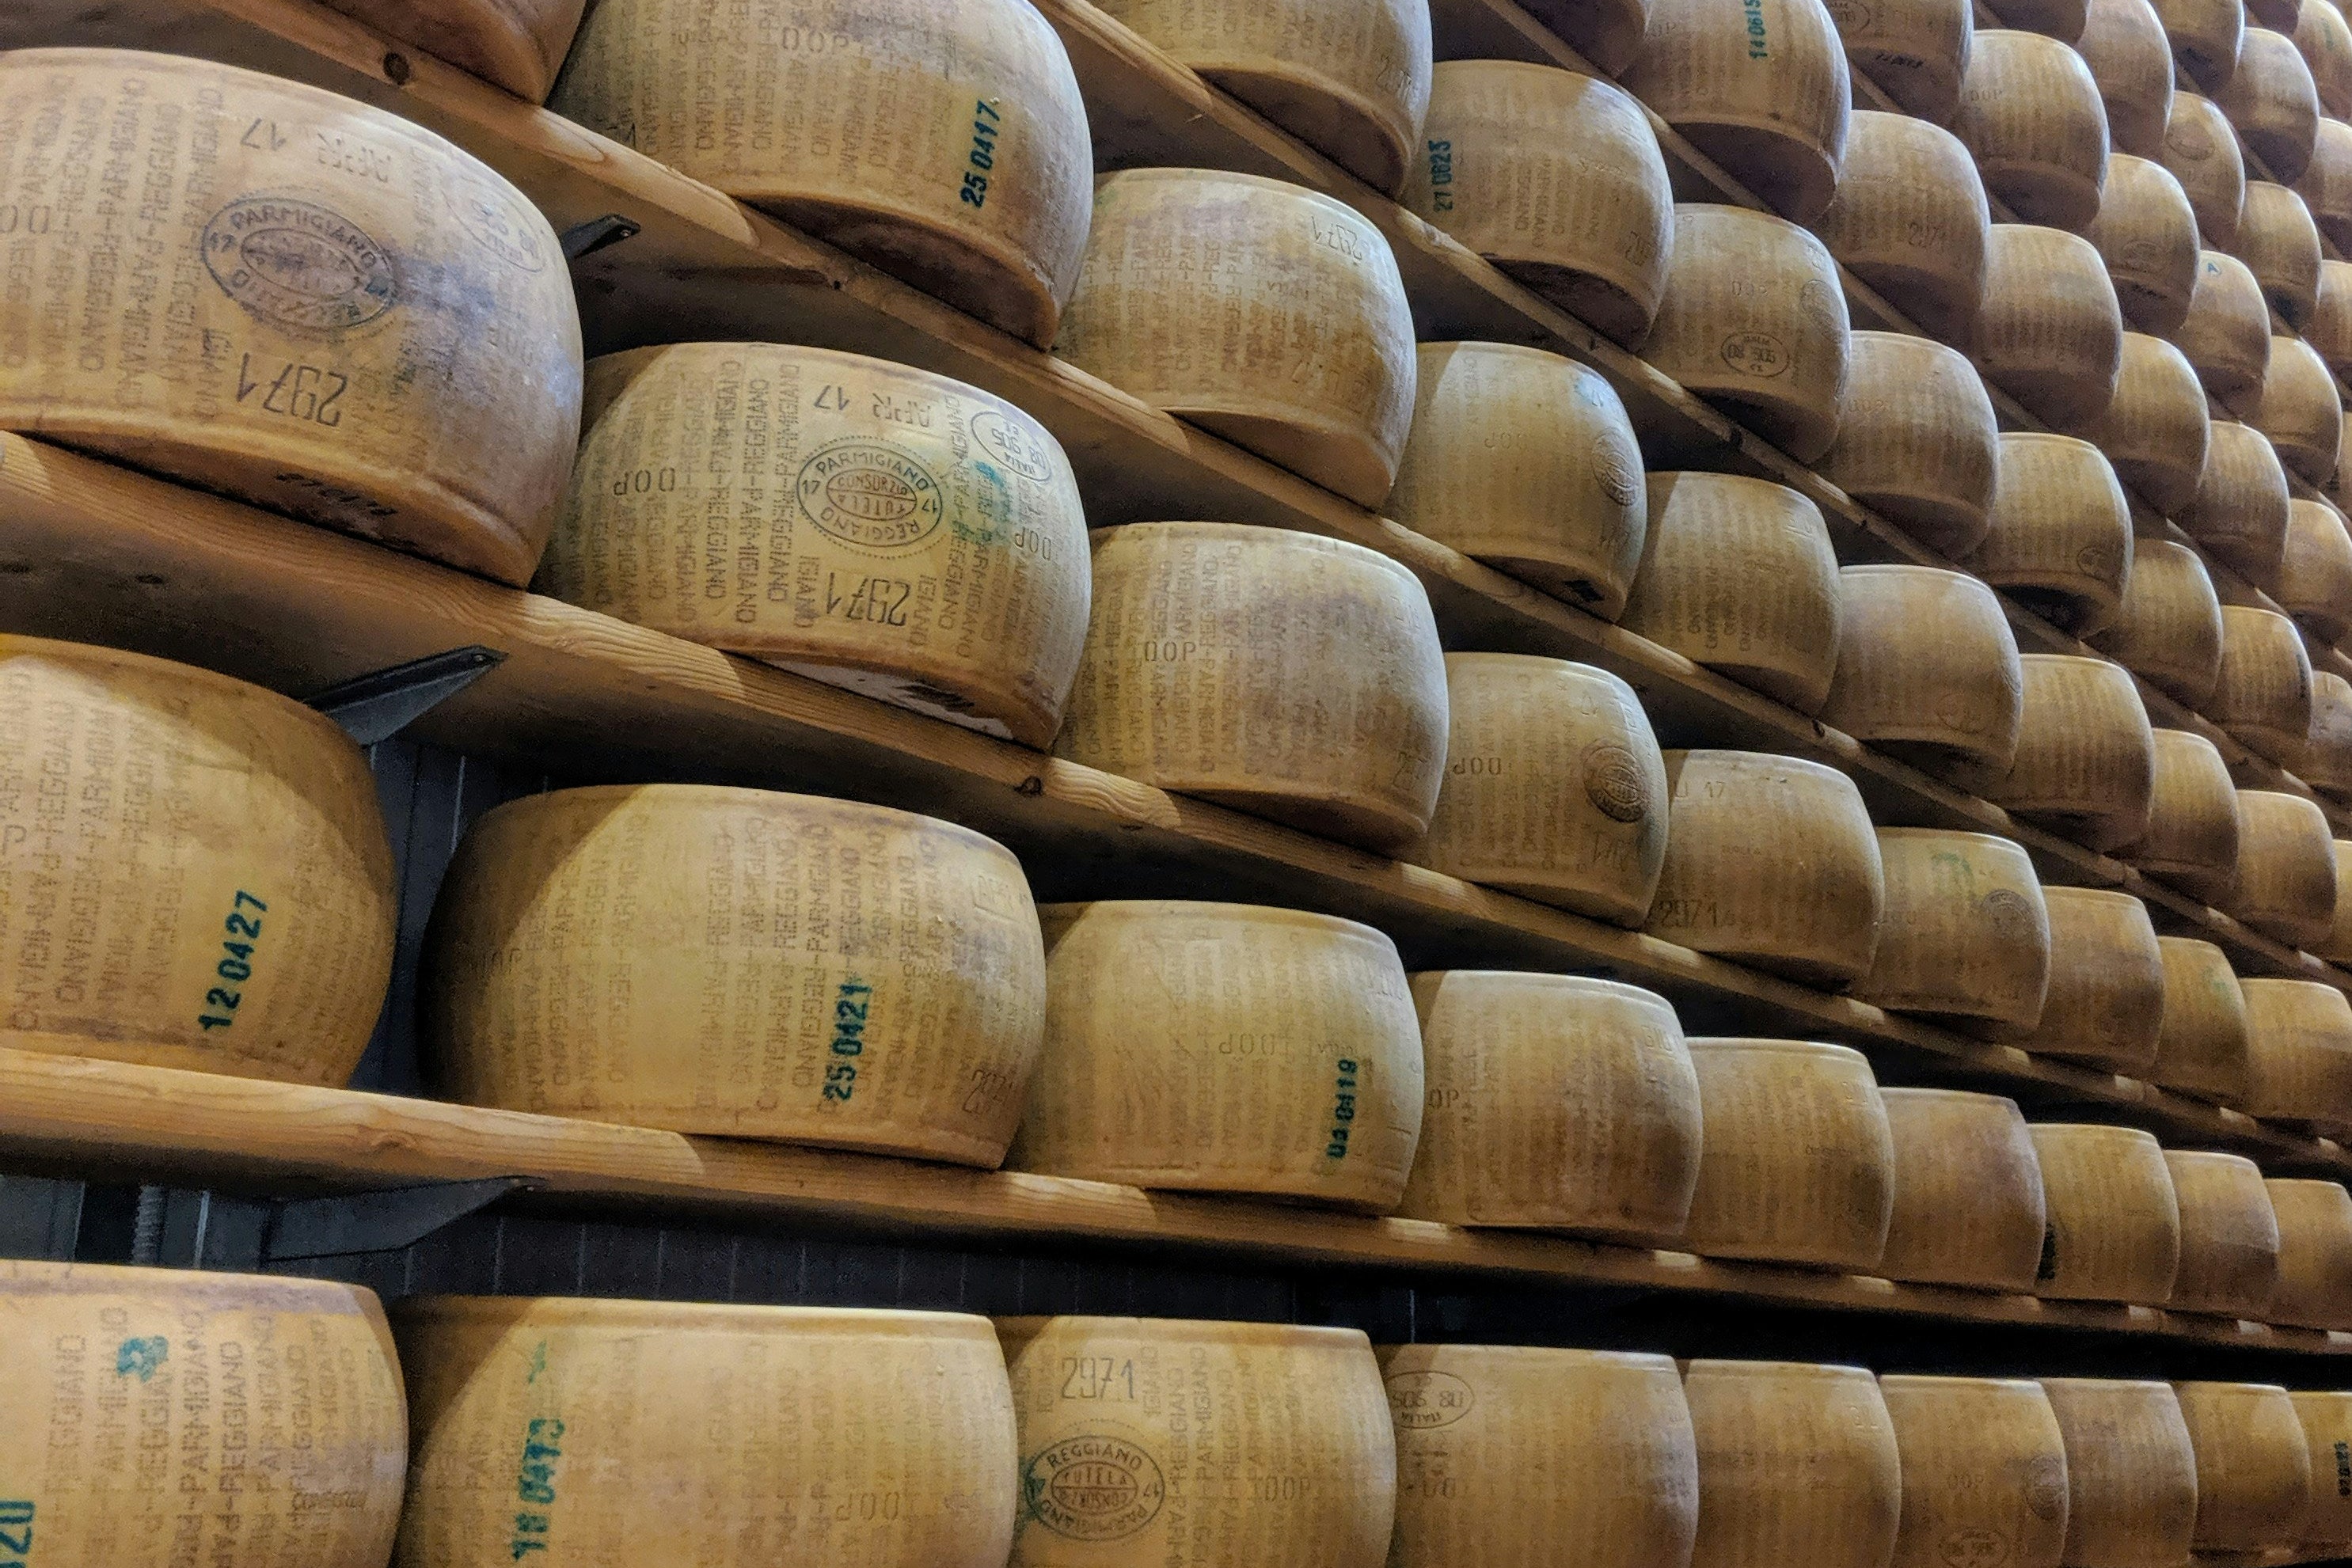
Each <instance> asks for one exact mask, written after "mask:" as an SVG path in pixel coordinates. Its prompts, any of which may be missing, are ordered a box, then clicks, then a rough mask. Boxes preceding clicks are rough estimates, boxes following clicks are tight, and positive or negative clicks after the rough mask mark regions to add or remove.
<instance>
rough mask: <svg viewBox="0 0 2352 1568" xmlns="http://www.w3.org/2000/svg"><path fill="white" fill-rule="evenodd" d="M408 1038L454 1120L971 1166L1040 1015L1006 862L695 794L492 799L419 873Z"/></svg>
mask: <svg viewBox="0 0 2352 1568" xmlns="http://www.w3.org/2000/svg"><path fill="white" fill-rule="evenodd" d="M426 966H427V973H428V974H429V975H430V976H431V977H432V978H431V980H430V982H429V984H428V985H427V987H426V989H425V997H424V999H423V1003H422V1012H423V1020H424V1021H423V1033H424V1035H425V1040H426V1041H427V1046H428V1054H429V1055H430V1057H431V1059H432V1061H433V1065H434V1068H435V1071H436V1077H437V1080H438V1082H439V1083H440V1085H441V1087H442V1088H443V1089H444V1090H445V1091H446V1092H447V1094H448V1095H449V1097H450V1098H452V1099H456V1100H458V1101H461V1102H464V1103H467V1104H473V1105H496V1106H500V1107H503V1108H505V1109H508V1110H515V1111H532V1112H538V1113H545V1114H550V1115H559V1116H580V1117H585V1118H587V1119H588V1120H591V1121H601V1122H618V1123H623V1124H630V1125H635V1126H645V1127H665V1128H669V1129H672V1130H675V1131H677V1132H682V1133H710V1134H722V1135H725V1136H730V1137H749V1138H772V1139H777V1140H781V1141H782V1142H786V1143H803V1144H818V1145H828V1146H833V1147H838V1148H853V1149H867V1150H872V1151H875V1152H877V1153H884V1154H896V1155H916V1156H919V1157H921V1158H925V1159H937V1160H948V1161H952V1162H954V1163H956V1164H959V1165H971V1166H995V1165H996V1164H997V1163H998V1162H999V1161H1000V1160H1002V1159H1003V1157H1004V1145H1005V1143H1006V1141H1007V1140H1008V1139H1009V1138H1011V1137H1012V1135H1013V1124H1014V1123H1015V1122H1017V1121H1018V1120H1019V1119H1020V1115H1021V1101H1022V1092H1023V1087H1024V1084H1025V1083H1026V1082H1027V1081H1028V1078H1029V1074H1030V1071H1031V1070H1032V1069H1033V1068H1034V1065H1035V1063H1036V1061H1037V1052H1038V1040H1039V1036H1040V1032H1041V1030H1043V1028H1044V1019H1045V953H1044V948H1043V945H1042V942H1041V940H1040V938H1039V936H1038V931H1037V917H1036V912H1035V906H1034V904H1031V902H1030V897H1029V883H1028V882H1027V880H1026V879H1025V878H1024V876H1023V874H1022V871H1021V862H1018V861H1016V860H1015V859H1013V854H1012V852H1010V851H1008V850H1006V849H1005V848H1004V847H1003V845H1001V844H998V843H996V842H994V841H992V840H989V839H985V838H982V836H981V835H979V834H978V833H975V832H973V831H971V830H970V829H968V828H961V827H958V826H956V825H955V824H954V823H951V822H943V821H938V820H937V819H935V818H930V817H919V816H916V815H915V814H913V813H912V812H908V811H898V810H890V809H889V808H887V807H884V806H867V805H863V804H860V803H857V802H855V801H848V800H824V799H820V798H818V797H816V796H812V795H786V794H779V793H776V792H773V791H770V790H763V789H730V788H722V787H719V786H712V785H693V784H647V785H611V786H604V787H599V788H594V789H563V790H558V791H556V792H555V793H552V794H547V795H534V796H530V797H526V798H525V799H523V800H515V801H511V802H509V804H507V805H504V806H501V807H499V809H498V810H495V811H492V812H490V813H489V814H488V816H486V817H484V818H483V819H482V820H481V821H478V822H477V823H476V824H475V825H474V827H473V829H472V830H471V831H469V832H468V833H467V835H466V838H465V841H464V842H462V843H461V844H460V845H459V846H458V849H457V859H456V861H455V862H452V864H451V866H450V868H449V873H448V877H447V879H446V881H445V882H444V883H443V884H442V889H441V896H440V901H439V903H438V904H437V905H436V908H435V916H434V923H433V929H432V935H431V938H430V942H429V950H428V954H427V959H426Z"/></svg>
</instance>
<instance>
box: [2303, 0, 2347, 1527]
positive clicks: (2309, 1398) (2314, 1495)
mask: <svg viewBox="0 0 2352 1568" xmlns="http://www.w3.org/2000/svg"><path fill="white" fill-rule="evenodd" d="M2309 8H2310V9H2312V10H2315V11H2325V10H2326V9H2328V7H2326V5H2315V6H2311V7H2309ZM2287 1397H2288V1398H2290V1399H2292V1400H2294V1416H2295V1419H2296V1420H2298V1421H2300V1422H2302V1423H2303V1438H2304V1448H2305V1451H2306V1452H2307V1453H2308V1454H2309V1455H2310V1456H2311V1511H2310V1512H2309V1513H2307V1514H2305V1515H2304V1520H2303V1541H2302V1542H2301V1544H2302V1545H2303V1546H2304V1547H2305V1549H2311V1548H2315V1547H2332V1548H2335V1550H2334V1551H2332V1552H2329V1553H2328V1555H2330V1556H2336V1557H2341V1556H2343V1555H2344V1554H2345V1552H2344V1548H2345V1547H2347V1545H2352V1393H2344V1392H2308V1391H2301V1390H2298V1391H2297V1392H2295V1393H2293V1394H2290V1395H2288V1396H2287Z"/></svg>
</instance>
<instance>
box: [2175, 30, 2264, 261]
mask: <svg viewBox="0 0 2352 1568" xmlns="http://www.w3.org/2000/svg"><path fill="white" fill-rule="evenodd" d="M2226 3H2227V4H2229V5H2236V4H2237V3H2238V0H2226ZM2162 9H2163V7H2162V6H2158V10H2162ZM2174 47H2175V48H2176V50H2177V49H2178V47H2179V35H2177V34H2176V35H2174ZM2157 158H2158V162H2161V163H2162V164H2163V165H2164V166H2165V168H2167V169H2168V170H2169V171H2171V173H2172V176H2173V178H2174V179H2176V180H2179V182H2180V188H2181V189H2182V190H2183V191H2185V192H2187V193H2188V195H2189V207H2190V209H2191V210H2192V211H2194V212H2195V213H2196V214H2197V229H2198V233H2199V235H2200V237H2201V238H2202V239H2203V240H2204V242H2205V245H2206V247H2207V248H2208V249H2210V250H2230V249H2234V248H2235V247H2236V246H2237V243H2238V220H2239V218H2240V216H2241V215H2242V213H2243V211H2244V209H2245V204H2246V161H2245V159H2244V158H2243V157H2242V155H2241V154H2240V153H2239V151H2238V138H2237V136H2236V134H2235V131H2233V129H2232V127H2231V124H2230V120H2229V117H2228V116H2227V115H2225V114H2223V113H2222V112H2221V106H2220V105H2219V104H2216V103H2215V102H2214V101H2213V100H2212V99H2210V98H2200V96H2198V95H2197V94H2196V93H2193V92H2189V91H2185V90H2184V91H2180V92H2177V93H2175V94H2173V97H2172V113H2171V115H2170V117H2169V118H2168V120H2166V121H2165V128H2164V150H2163V151H2162V152H2159V153H2158V154H2157Z"/></svg>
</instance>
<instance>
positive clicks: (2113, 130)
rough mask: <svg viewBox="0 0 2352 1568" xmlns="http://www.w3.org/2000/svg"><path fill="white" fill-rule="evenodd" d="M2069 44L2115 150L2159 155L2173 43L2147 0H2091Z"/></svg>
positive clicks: (2167, 115) (2169, 107) (2166, 114)
mask: <svg viewBox="0 0 2352 1568" xmlns="http://www.w3.org/2000/svg"><path fill="white" fill-rule="evenodd" d="M2074 47H2075V50H2076V51H2077V52H2078V53H2080V54H2081V55H2082V57H2083V63H2084V65H2086V66H2089V67H2090V68H2091V79H2092V80H2094V81H2095V82H2097V83H2098V84H2099V98H2100V99H2101V100H2102V101H2103V102H2104V103H2105V105H2106V110H2107V139H2108V141H2110V142H2111V143H2112V144H2113V146H2114V147H2115V149H2116V151H2117V152H2128V153H2130V154H2131V155H2132V156H2134V157H2136V158H2155V157H2158V156H2159V155H2160V153H2161V152H2162V151H2163V147H2164V126H2165V121H2166V120H2169V119H2170V118H2171V117H2172V44H2171V40H2169V39H2168V38H2167V37H2165V34H2164V20H2163V18H2162V17H2160V16H2158V15H2157V14H2156V7H2155V6H2154V5H2149V4H2148V0H2091V5H2090V10H2089V13H2088V15H2087V16H2085V17H2084V23H2083V36H2082V37H2081V38H2080V39H2078V40H2077V41H2076V42H2075V45H2074ZM2114 177H2115V173H2114V169H2113V166H2112V165H2111V166H2110V167H2109V170H2108V178H2109V179H2113V178H2114Z"/></svg>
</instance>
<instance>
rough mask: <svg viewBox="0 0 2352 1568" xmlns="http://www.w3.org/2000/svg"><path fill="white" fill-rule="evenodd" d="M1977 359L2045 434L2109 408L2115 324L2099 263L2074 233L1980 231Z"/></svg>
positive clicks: (2119, 342) (2116, 349) (2115, 364)
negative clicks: (1982, 271) (1982, 285)
mask: <svg viewBox="0 0 2352 1568" xmlns="http://www.w3.org/2000/svg"><path fill="white" fill-rule="evenodd" d="M1984 298H1985V303H1984V309H1983V310H1982V312H1981V313H1979V316H1978V317H1977V332H1976V361H1977V365H1978V368H1979V369H1980V370H1982V371H1984V373H1985V379H1986V380H1988V381H1990V382H1992V383H1993V384H1994V385H1996V386H1998V387H2000V389H2001V390H2002V391H2003V392H2007V393H2009V395H2010V396H2011V397H2013V398H2015V399H2016V400H2017V401H2018V402H2021V403H2023V404H2024V405H2025V408H2026V411H2027V412H2028V413H2032V415H2033V416H2034V417H2035V418H2037V419H2040V420H2042V422H2043V423H2047V424H2049V425H2050V426H2051V427H2052V428H2053V429H2056V430H2061V431H2074V430H2080V429H2083V428H2085V427H2087V426H2089V425H2093V424H2095V423H2097V422H2098V420H2099V419H2100V417H2101V416H2103V415H2104V414H2105V413H2106V412H2107V405H2108V404H2109V403H2110V402H2114V401H2115V395H2116V371H2117V370H2118V369H2119V368H2120V362H2121V361H2122V358H2123V335H2124V320H2123V311H2122V308H2121V307H2119V306H2118V305H2117V304H2116V290H2115V286H2114V285H2113V284H2111V283H2109V282H2108V281H2107V269H2106V265H2105V263H2104V262H2102V261H2101V260H2100V259H2099V253H2098V252H2097V251H2096V250H2095V249H2094V248H2093V247H2092V246H2091V242H2090V241H2088V240H2086V239H2084V238H2083V237H2082V235H2071V234H2066V233H2063V232H2062V231H2061V230H2058V229H2049V228H2037V227H2035V226H2034V225H2031V224H1995V225H1992V227H1991V228H1990V230H1989V231H1987V240H1986V246H1985V295H1984Z"/></svg>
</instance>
